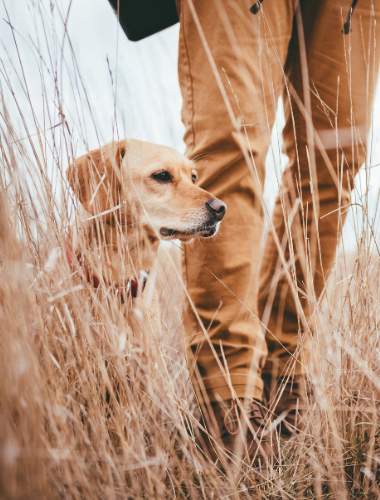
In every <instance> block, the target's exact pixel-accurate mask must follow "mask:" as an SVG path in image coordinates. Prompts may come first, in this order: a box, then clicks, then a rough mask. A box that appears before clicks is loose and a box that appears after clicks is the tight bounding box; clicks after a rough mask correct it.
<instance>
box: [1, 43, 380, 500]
mask: <svg viewBox="0 0 380 500" xmlns="http://www.w3.org/2000/svg"><path fill="white" fill-rule="evenodd" d="M56 57H59V52H58V53H57V54H56ZM73 57H74V56H73ZM43 64H46V65H47V66H49V64H52V66H53V67H54V68H56V67H57V65H56V62H54V60H53V62H52V61H50V62H49V61H48V60H45V61H44V63H43ZM2 68H3V66H2ZM54 68H53V69H54ZM54 74H55V73H54V71H53V70H52V71H51V73H50V75H51V81H50V82H42V83H41V85H42V88H43V90H44V99H46V103H47V106H46V109H47V110H48V109H49V106H50V105H51V102H53V103H54V107H55V113H56V115H57V116H59V117H60V120H61V121H60V126H59V128H52V129H51V127H52V126H53V125H55V124H54V123H53V122H52V120H53V119H52V118H51V117H49V116H48V115H47V117H46V118H47V120H46V126H45V128H44V129H43V128H41V125H40V124H38V123H37V122H33V119H32V118H33V117H34V116H35V114H34V110H33V102H29V108H28V109H26V108H25V107H24V106H21V105H18V96H17V93H16V92H15V93H13V94H12V85H13V84H12V82H13V81H14V79H13V80H12V78H9V75H7V74H6V73H5V72H4V71H3V69H2V70H1V84H0V498H1V499H9V500H11V499H12V500H16V499H17V500H21V499H33V500H34V499H36V500H40V499H41V500H43V499H46V500H55V499H78V500H79V499H83V500H93V499H102V500H103V499H104V500H118V499H123V500H125V499H147V500H153V499H175V498H181V499H186V498H188V499H192V500H193V499H209V500H219V499H231V500H232V499H234V500H237V499H242V500H243V499H256V498H257V499H259V498H260V499H267V498H268V499H277V498H281V499H297V500H299V499H303V498H305V499H306V498H310V499H314V498H315V499H317V498H318V499H322V498H331V499H342V500H343V499H350V498H360V499H368V498H380V419H379V403H380V401H379V400H380V337H379V335H380V332H379V324H378V322H379V320H380V316H379V314H378V311H379V309H380V282H379V279H380V252H379V247H378V244H379V243H378V242H379V239H378V232H377V224H378V215H377V213H376V214H375V215H374V216H371V218H369V216H368V215H367V214H368V205H367V201H366V200H367V198H366V195H367V194H368V191H369V189H370V184H371V183H370V176H369V174H368V176H367V179H366V187H365V190H364V193H362V195H361V198H360V200H359V201H358V203H357V206H356V207H355V213H354V219H355V221H356V224H357V225H356V227H357V229H356V238H357V248H356V250H355V251H351V250H350V252H346V251H345V249H344V248H343V247H341V248H340V250H339V253H338V256H337V259H336V265H335V267H334V269H333V270H332V272H331V275H330V278H329V280H328V282H327V283H326V289H325V292H324V294H323V297H322V299H321V300H320V301H315V300H314V298H313V297H309V300H310V301H311V302H314V304H315V309H314V314H313V317H312V326H311V328H312V330H313V335H314V336H313V356H314V357H313V365H312V366H311V367H310V373H309V380H310V383H311V386H312V388H313V392H314V394H315V403H314V404H313V405H311V406H310V408H309V410H308V415H307V419H306V426H305V428H304V429H303V431H302V432H301V433H300V434H299V435H295V436H293V437H292V438H291V439H289V440H287V441H281V443H280V446H281V457H280V462H279V464H278V466H277V467H275V468H274V469H273V470H271V471H269V473H264V472H263V471H257V470H255V469H253V468H252V467H251V466H250V464H249V463H248V462H247V461H243V462H241V464H240V465H239V467H238V468H235V469H231V470H228V471H226V472H223V473H222V472H220V470H218V468H216V467H215V466H214V464H213V463H211V462H210V461H209V460H208V459H206V458H205V457H204V456H203V455H202V453H201V452H200V450H199V449H198V447H197V444H196V440H195V437H194V436H195V431H196V428H197V426H198V425H200V424H199V416H200V410H199V407H198V403H197V400H196V398H195V395H194V391H193V388H192V386H191V384H190V382H189V375H188V370H187V367H186V360H185V349H184V337H185V332H184V331H183V326H182V321H181V304H182V301H183V300H185V291H184V289H183V285H182V283H181V279H180V264H179V263H180V257H181V255H180V254H181V250H180V249H179V248H178V247H176V246H175V245H169V244H166V245H165V246H163V247H162V248H161V249H160V252H159V256H158V259H157V262H156V264H155V271H154V272H153V273H151V277H150V279H151V280H153V281H155V282H156V287H157V289H158V290H159V294H160V304H161V314H162V325H163V332H162V336H161V338H158V339H157V337H156V336H155V335H154V332H152V330H151V325H150V324H149V323H148V322H146V321H145V320H144V314H143V311H142V310H141V309H139V302H137V304H136V307H135V308H134V309H133V310H131V311H130V314H131V315H133V317H134V318H135V327H134V329H133V330H131V328H130V324H129V323H128V322H127V321H126V320H125V318H124V317H123V315H122V314H121V312H120V307H119V306H120V301H119V300H118V297H117V296H116V295H115V294H114V293H112V292H110V291H108V290H106V289H105V285H104V284H102V285H101V286H100V289H101V290H94V289H93V288H91V286H90V285H89V284H88V283H86V282H84V281H83V280H81V279H80V277H79V276H78V273H77V272H73V270H72V269H71V268H70V266H69V265H68V263H67V260H66V258H65V241H66V238H67V235H68V232H69V231H70V225H71V224H72V222H73V211H74V208H73V207H74V206H75V200H74V199H73V195H72V193H71V192H70V190H69V188H68V185H67V182H66V180H65V170H66V168H67V166H68V165H69V163H70V161H71V160H72V152H73V151H74V150H75V147H74V146H75V145H74V144H73V125H72V122H71V121H70V117H65V112H64V110H65V105H64V102H63V101H62V99H61V93H60V87H59V82H58V81H57V80H55V79H54V76H53V75H54ZM14 75H16V76H17V78H18V83H19V84H20V85H21V87H22V89H23V91H24V93H25V95H26V96H27V95H28V90H27V83H28V82H27V81H26V80H23V73H22V66H21V69H18V67H17V68H16V67H15V69H14ZM77 78H78V79H77V80H75V81H74V82H72V84H73V85H78V86H80V85H81V82H80V68H77ZM49 89H50V90H49ZM10 101H12V102H10ZM48 101H49V102H48ZM78 106H79V107H80V104H78ZM10 108H11V109H12V112H10ZM20 123H22V124H23V125H24V131H25V134H24V136H23V137H21V136H20V132H19V130H20V129H19V124H20ZM49 123H50V124H49ZM81 137H84V135H83V136H81ZM21 139H22V140H21ZM366 165H367V166H369V165H371V158H370V154H368V157H367V159H366ZM368 172H369V170H368ZM100 292H101V293H102V297H103V299H102V300H100V299H99V293H100ZM136 325H137V326H136ZM152 352H154V355H153V354H151V353H152Z"/></svg>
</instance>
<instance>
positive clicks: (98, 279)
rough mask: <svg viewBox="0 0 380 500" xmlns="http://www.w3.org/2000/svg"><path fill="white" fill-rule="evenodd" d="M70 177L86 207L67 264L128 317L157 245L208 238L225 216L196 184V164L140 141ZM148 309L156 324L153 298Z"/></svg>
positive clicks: (88, 161) (85, 161) (75, 168)
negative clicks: (112, 297) (115, 297)
mask: <svg viewBox="0 0 380 500" xmlns="http://www.w3.org/2000/svg"><path fill="white" fill-rule="evenodd" d="M67 177H68V180H69V183H70V185H71V187H72V189H73V191H74V193H75V195H76V196H77V198H78V199H79V201H80V203H81V205H80V208H79V210H78V215H77V220H76V223H75V224H74V228H73V231H72V233H71V235H70V239H69V240H68V241H67V248H66V255H67V259H68V261H69V264H70V265H71V267H74V268H76V269H77V270H78V271H79V272H80V273H81V274H82V278H83V279H84V278H85V279H87V280H88V281H89V282H90V283H91V284H92V285H93V286H94V287H95V288H98V287H99V288H103V289H104V287H105V289H107V290H113V293H115V294H119V296H120V302H121V303H122V304H124V312H125V314H126V315H128V314H129V313H128V311H130V307H128V304H129V305H130V304H131V303H133V301H134V300H135V299H136V298H137V299H138V298H141V299H142V297H143V296H144V294H145V293H146V292H145V291H144V283H145V280H146V277H147V276H148V274H149V272H150V270H151V267H152V265H153V261H154V257H155V255H156V252H157V249H158V245H159V241H160V239H163V240H172V239H179V240H181V241H189V240H191V239H192V238H198V237H201V238H208V237H211V236H213V235H215V234H216V233H217V231H218V229H219V225H220V223H221V220H222V219H223V217H224V214H225V212H226V208H227V207H226V205H225V204H224V203H223V202H222V201H220V200H218V199H216V198H214V197H213V196H212V195H211V194H210V193H208V192H207V191H205V190H204V189H201V188H200V187H198V186H197V185H196V184H195V180H196V171H195V169H194V163H193V162H192V161H190V160H189V159H187V158H186V157H185V156H183V155H182V154H180V153H178V152H177V151H175V150H174V149H172V148H169V147H166V146H159V145H156V144H151V143H148V142H143V141H139V140H136V139H127V140H122V141H120V142H112V143H110V144H107V145H106V146H104V147H102V148H100V149H96V150H93V151H90V152H89V153H88V154H85V155H83V156H81V157H79V158H77V159H76V160H75V161H74V162H73V163H72V164H71V165H70V166H69V169H68V172H67ZM100 284H101V286H100ZM148 285H149V280H148ZM148 285H147V289H148V288H149V286H148ZM148 302H149V303H148V304H147V307H148V309H149V310H150V312H151V316H158V314H157V305H156V304H157V300H155V295H154V291H153V292H152V293H150V294H149V301H148Z"/></svg>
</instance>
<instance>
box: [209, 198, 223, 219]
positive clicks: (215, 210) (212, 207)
mask: <svg viewBox="0 0 380 500" xmlns="http://www.w3.org/2000/svg"><path fill="white" fill-rule="evenodd" d="M206 207H207V208H208V209H209V211H210V212H211V213H212V215H214V217H216V219H217V220H222V219H223V217H224V214H225V213H226V210H227V205H226V204H225V203H223V202H222V201H220V200H218V198H211V200H208V201H206Z"/></svg>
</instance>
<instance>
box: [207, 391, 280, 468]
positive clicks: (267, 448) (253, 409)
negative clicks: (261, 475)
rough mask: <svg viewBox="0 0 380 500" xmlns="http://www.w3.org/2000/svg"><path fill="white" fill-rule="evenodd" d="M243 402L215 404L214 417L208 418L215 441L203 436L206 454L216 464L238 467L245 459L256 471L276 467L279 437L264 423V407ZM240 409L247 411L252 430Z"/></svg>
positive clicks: (257, 403) (208, 425)
mask: <svg viewBox="0 0 380 500" xmlns="http://www.w3.org/2000/svg"><path fill="white" fill-rule="evenodd" d="M239 401H240V403H241V405H238V404H237V402H236V401H234V400H232V399H230V400H228V401H223V402H220V403H211V407H212V411H213V415H207V417H205V418H204V422H205V426H206V428H207V430H208V433H209V434H210V435H211V437H210V436H209V435H208V434H207V433H205V432H201V436H200V438H201V439H200V441H201V443H200V444H201V447H202V449H203V451H204V452H205V454H206V455H208V456H209V458H211V460H212V461H213V462H217V461H219V462H220V463H221V464H222V465H223V464H226V463H230V464H231V463H233V462H235V463H237V464H238V462H239V460H241V459H243V458H244V457H248V458H249V460H250V462H251V464H252V465H253V466H254V467H260V468H262V467H265V468H266V467H268V466H270V465H274V464H275V463H276V461H277V458H278V456H279V449H278V444H277V441H276V436H275V434H274V433H272V432H270V429H268V426H269V423H268V422H265V420H264V417H265V415H264V407H263V405H262V404H261V403H260V402H258V401H255V400H249V402H248V403H247V400H244V399H240V400H239ZM239 406H242V407H243V408H244V411H245V414H246V416H247V419H248V420H249V424H250V425H249V426H248V424H247V421H246V419H245V418H243V415H242V411H241V408H240V407H239ZM215 424H216V426H215ZM212 438H213V439H212ZM218 444H219V445H220V446H221V447H222V451H221V450H220V446H218Z"/></svg>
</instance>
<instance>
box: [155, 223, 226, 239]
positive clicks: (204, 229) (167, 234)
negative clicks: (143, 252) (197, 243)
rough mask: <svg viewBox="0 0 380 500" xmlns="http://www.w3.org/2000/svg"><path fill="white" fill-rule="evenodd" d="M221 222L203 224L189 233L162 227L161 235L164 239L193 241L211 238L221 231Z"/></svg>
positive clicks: (188, 231)
mask: <svg viewBox="0 0 380 500" xmlns="http://www.w3.org/2000/svg"><path fill="white" fill-rule="evenodd" d="M219 225H220V222H216V223H215V222H212V223H211V224H210V223H208V224H202V225H201V226H198V227H196V228H194V229H189V230H187V231H179V230H177V229H170V228H167V227H162V228H161V229H160V235H161V236H162V237H163V238H164V239H180V240H181V239H184V240H188V239H192V238H196V237H201V238H210V237H211V236H214V234H216V233H217V231H218V229H219Z"/></svg>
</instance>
